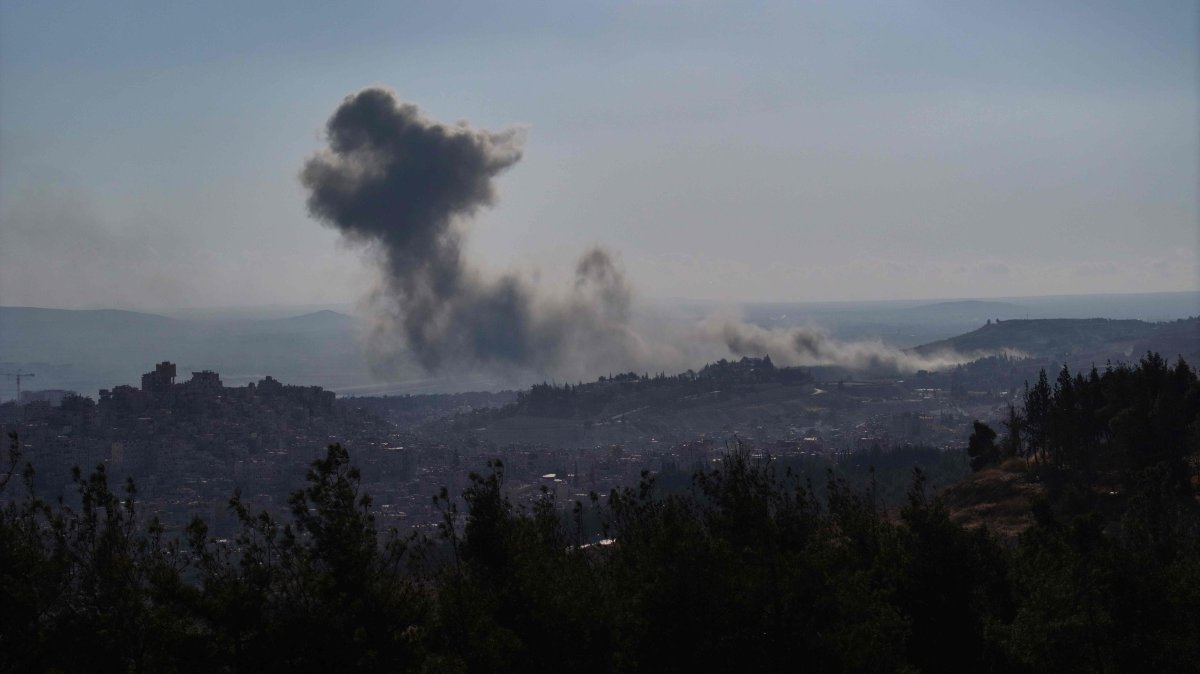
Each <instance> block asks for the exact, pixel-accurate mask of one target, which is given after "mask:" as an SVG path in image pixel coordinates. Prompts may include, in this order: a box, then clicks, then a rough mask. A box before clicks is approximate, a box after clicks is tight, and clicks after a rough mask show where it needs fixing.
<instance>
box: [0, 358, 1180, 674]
mask: <svg viewBox="0 0 1200 674" xmlns="http://www.w3.org/2000/svg"><path fill="white" fill-rule="evenodd" d="M964 444H968V445H969V451H970V453H971V455H972V458H973V460H974V463H975V467H976V468H978V469H980V470H989V469H990V468H989V466H991V465H995V464H1004V463H1008V462H1013V461H1019V462H1023V464H1024V465H1025V467H1026V470H1025V474H1026V475H1027V478H1026V479H1028V480H1030V481H1031V482H1036V483H1037V484H1038V485H1039V488H1038V493H1039V494H1040V495H1041V496H1040V497H1039V498H1036V499H1035V500H1034V502H1033V503H1032V504H1031V511H1032V520H1033V524H1032V526H1030V527H1029V528H1028V529H1027V530H1025V531H1024V532H1023V533H1021V534H1020V535H1019V537H1017V538H1015V539H1007V538H1002V537H998V536H996V535H994V534H993V533H991V532H990V531H989V530H988V529H987V527H986V526H984V527H975V528H966V527H963V526H961V525H959V524H956V523H955V522H954V521H953V520H952V519H951V516H950V512H949V510H948V508H947V507H946V505H945V504H943V503H942V502H941V501H940V500H938V499H936V498H932V497H930V496H929V495H928V494H927V490H926V488H925V478H924V476H923V475H922V474H921V473H919V472H917V473H916V474H914V476H913V480H912V485H911V489H910V490H909V495H908V499H907V503H906V504H905V505H904V506H903V507H902V508H900V509H898V510H888V509H885V508H884V507H883V506H881V504H880V503H879V500H878V499H877V498H876V494H875V493H874V491H873V490H872V489H871V488H870V487H869V486H868V487H867V488H866V489H855V488H851V487H850V486H849V485H848V484H847V483H846V482H844V481H842V480H840V479H838V478H836V477H833V476H832V475H831V476H830V478H829V479H828V480H827V481H826V483H825V484H819V485H814V484H813V483H812V481H811V480H808V479H804V478H802V477H800V476H799V475H798V474H797V473H794V472H791V471H789V470H787V469H784V468H781V467H780V466H778V465H777V464H776V463H774V462H771V461H769V460H767V459H762V460H756V459H753V458H752V457H751V456H750V454H749V453H748V452H746V451H744V450H743V449H741V448H738V447H735V448H733V450H732V451H731V452H730V453H729V454H727V455H726V456H725V457H724V460H723V461H722V462H721V463H720V465H719V466H718V467H717V468H715V469H713V470H707V471H702V472H698V473H696V474H695V475H694V476H693V477H692V480H691V484H690V486H689V487H688V488H686V489H682V490H672V491H671V492H670V493H663V492H662V490H660V489H659V488H658V487H657V486H656V484H655V480H654V478H653V477H652V476H650V475H646V476H645V478H644V479H643V481H642V482H641V484H640V485H637V486H634V487H629V488H625V489H621V490H616V491H614V492H612V493H611V494H609V495H605V496H603V497H602V496H601V495H592V497H591V498H590V499H588V500H587V501H586V502H581V503H576V504H574V506H573V508H571V509H568V512H569V513H570V515H569V516H568V517H565V518H564V517H562V516H561V515H560V513H561V510H560V509H559V508H558V507H556V504H555V503H554V502H553V496H552V494H551V493H550V492H544V493H543V496H542V498H541V499H539V500H537V501H536V502H535V503H534V504H533V505H532V506H531V507H528V508H522V507H519V506H517V505H515V504H514V503H513V502H512V501H510V500H509V498H508V497H507V496H506V492H505V489H504V467H503V466H502V465H499V464H492V465H490V466H489V467H488V470H487V471H486V472H485V473H484V474H482V475H473V476H472V477H471V481H470V484H469V486H468V488H467V489H466V490H465V492H464V493H463V495H462V496H463V499H462V500H461V504H462V505H460V501H459V500H458V499H455V498H452V496H451V495H450V494H448V493H446V492H445V490H443V491H442V492H441V493H440V494H438V495H437V496H435V497H434V499H435V501H436V502H437V503H438V504H439V505H440V507H441V508H442V509H443V513H444V519H443V522H442V525H441V527H440V528H439V529H438V531H437V532H436V533H432V534H425V535H422V534H416V533H414V534H405V533H402V532H397V531H382V530H380V528H379V527H378V525H377V524H376V522H375V520H374V518H373V516H372V514H371V499H370V496H369V495H367V494H365V493H362V491H361V490H360V488H359V474H358V472H357V470H356V469H355V468H354V467H353V465H352V463H351V460H350V457H349V456H348V455H347V453H346V451H345V450H343V449H342V448H341V447H339V446H337V445H334V446H332V447H330V448H329V451H328V454H327V455H326V457H325V458H323V459H320V460H318V461H316V462H314V463H313V465H312V467H311V469H310V470H309V471H308V474H307V476H306V486H305V487H304V488H303V489H301V490H298V491H296V492H295V493H294V494H293V495H292V496H291V499H290V505H291V517H290V518H287V519H286V520H285V521H277V520H275V519H273V518H271V517H269V516H267V515H260V514H256V513H254V512H251V511H249V510H248V509H247V508H246V507H245V505H244V504H243V503H242V501H241V499H240V498H239V497H238V496H237V495H235V496H234V497H233V499H232V500H231V503H230V506H231V508H233V510H234V511H235V512H236V514H237V516H238V518H239V519H240V521H241V531H240V533H239V534H238V535H237V536H236V538H234V539H231V540H221V539H214V538H213V537H211V536H210V535H209V534H208V530H207V528H206V526H205V524H204V522H203V521H201V520H196V521H194V522H193V523H192V525H191V526H190V527H189V528H188V530H187V532H186V535H185V536H184V537H182V538H180V539H176V538H173V537H171V536H169V535H167V534H166V533H165V532H164V531H163V530H162V528H161V527H160V526H158V525H157V524H156V523H154V522H150V523H148V525H147V524H143V523H142V522H141V521H140V519H139V515H138V506H137V492H136V488H135V486H134V485H132V484H129V485H126V487H124V488H123V489H114V488H113V487H112V486H110V485H109V484H108V482H107V475H106V473H105V472H104V469H103V467H100V468H98V469H97V470H96V471H94V472H92V473H90V474H83V473H80V472H78V471H77V472H76V475H75V482H76V485H77V488H78V495H79V498H78V503H75V504H65V503H44V502H41V501H39V500H37V499H36V498H35V497H33V496H32V494H33V490H32V483H33V482H34V481H36V480H37V479H39V477H38V476H37V475H36V473H35V472H34V471H33V469H32V467H29V466H27V465H25V464H23V463H22V461H21V456H20V451H19V444H18V443H17V439H15V438H14V445H13V448H12V452H11V456H10V465H9V470H8V472H7V473H6V474H5V476H4V477H3V478H2V479H3V489H4V491H3V496H4V498H5V499H7V502H6V504H5V506H4V509H3V511H2V515H0V668H3V669H5V670H12V671H67V672H74V671H88V672H97V671H122V672H129V671H137V672H172V671H202V672H208V671H288V672H307V671H313V672H316V671H322V672H323V671H368V672H377V671H414V672H505V671H551V670H553V671H578V672H609V671H617V672H640V671H646V672H649V671H653V672H674V671H679V672H684V671H688V672H697V671H794V670H797V669H804V670H811V671H821V672H825V671H829V672H858V671H924V672H939V671H946V672H963V671H979V672H1096V671H1161V672H1184V671H1196V668H1197V663H1200V506H1198V503H1197V477H1196V476H1197V472H1198V471H1197V461H1198V458H1200V457H1198V452H1200V380H1198V379H1197V374H1196V371H1195V370H1193V369H1192V368H1191V367H1190V366H1188V365H1187V364H1186V363H1184V362H1183V361H1178V362H1176V363H1175V364H1171V363H1169V362H1167V361H1166V360H1164V359H1163V358H1161V357H1159V356H1157V355H1155V354H1150V355H1147V356H1146V357H1144V358H1143V359H1142V360H1141V361H1140V362H1138V363H1137V364H1136V365H1132V366H1117V367H1112V368H1108V369H1106V370H1104V371H1091V372H1088V373H1087V374H1082V375H1080V374H1071V373H1070V372H1069V371H1066V370H1064V371H1063V372H1061V373H1060V374H1059V375H1058V376H1057V377H1056V378H1054V379H1053V383H1051V378H1050V377H1043V378H1042V379H1041V380H1039V381H1038V382H1036V383H1032V384H1031V385H1030V387H1029V389H1028V392H1027V393H1026V395H1025V396H1024V401H1023V404H1022V405H1021V406H1019V407H1014V409H1013V410H1012V412H1011V414H1010V416H1009V421H1008V423H1007V424H1006V425H1005V426H1004V427H1003V428H1001V429H999V430H997V429H991V428H990V427H988V426H986V425H984V424H978V425H977V426H976V428H975V432H974V434H973V435H972V436H971V438H969V439H967V438H964Z"/></svg>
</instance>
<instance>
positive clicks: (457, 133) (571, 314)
mask: <svg viewBox="0 0 1200 674" xmlns="http://www.w3.org/2000/svg"><path fill="white" fill-rule="evenodd" d="M326 135H327V138H328V142H329V147H328V148H327V149H325V150H323V151H321V152H319V153H317V154H316V155H314V156H313V157H311V158H310V159H309V160H308V161H307V162H306V163H305V165H304V168H303V170H302V171H301V174H300V180H301V182H302V183H303V185H304V186H305V187H306V188H307V189H308V190H309V196H308V209H309V212H310V213H311V214H312V215H313V216H314V217H315V218H316V219H317V220H319V221H321V222H323V223H325V224H327V225H329V226H331V227H333V228H335V229H337V230H338V231H339V232H341V233H342V234H343V235H344V236H345V238H346V239H347V240H348V241H350V242H352V243H354V244H358V245H361V246H363V247H365V248H366V249H367V251H368V253H369V255H371V256H372V257H373V259H374V260H375V261H376V263H377V264H378V267H379V270H380V272H381V286H380V288H378V289H377V291H376V292H375V293H374V294H373V296H372V298H371V299H370V302H369V304H370V306H371V308H372V310H373V313H374V316H375V319H376V322H375V326H374V330H373V332H372V334H371V335H370V337H369V341H368V346H369V349H368V350H369V353H370V354H371V358H372V362H373V365H374V366H375V368H376V369H377V370H379V371H381V373H384V374H386V372H387V370H388V369H389V363H391V362H393V359H395V358H398V357H402V354H403V351H404V349H405V347H407V349H408V350H409V351H411V352H412V353H413V354H414V355H415V356H416V358H417V360H418V361H419V362H420V364H421V365H422V366H423V367H424V368H425V369H426V370H428V371H437V370H442V369H456V368H458V369H465V368H470V367H476V366H480V365H483V366H494V367H499V368H501V369H503V368H507V367H512V368H530V369H533V370H536V371H540V372H555V371H560V370H562V369H563V368H564V367H565V366H566V365H567V364H568V363H569V364H570V365H571V368H570V369H573V370H574V369H578V368H579V367H580V366H585V365H588V364H594V365H596V366H598V367H612V366H613V364H614V363H617V364H621V365H628V364H631V363H632V362H639V361H642V360H643V358H645V357H649V356H651V355H652V354H651V353H649V351H653V349H648V347H647V345H646V344H645V343H643V340H641V339H640V338H639V337H638V336H637V335H636V334H635V333H634V332H633V331H632V330H631V329H630V328H629V305H630V300H631V293H630V288H629V285H628V283H627V282H626V281H625V278H624V276H623V274H622V273H621V271H620V270H619V269H618V268H617V266H616V265H615V263H614V261H613V259H612V256H611V255H610V254H609V253H608V252H607V251H605V250H603V249H600V248H594V249H591V250H589V251H587V252H586V253H585V254H584V255H583V256H582V257H581V258H580V260H579V262H578V265H577V267H576V270H575V280H574V283H573V284H572V285H571V286H570V287H569V288H568V289H565V291H563V292H559V293H557V294H554V293H547V292H545V291H543V290H540V289H538V288H536V287H534V286H532V285H530V284H529V282H527V281H526V280H525V279H523V278H522V277H519V276H517V275H515V274H505V275H501V276H499V277H497V278H487V277H485V276H484V275H483V274H482V273H481V272H480V271H479V270H478V269H476V268H475V267H473V266H472V265H471V264H470V263H469V262H468V261H467V260H466V259H465V258H464V255H463V239H464V236H465V235H466V232H465V226H466V224H467V221H468V220H469V219H470V218H471V216H473V215H474V214H475V213H477V212H478V211H479V209H481V208H484V207H487V206H490V205H492V203H493V202H494V201H495V197H496V195H495V188H494V186H493V183H492V179H493V178H495V177H496V176H497V175H498V174H499V173H501V172H502V171H504V170H505V169H507V168H509V167H510V166H512V165H513V164H515V163H516V162H517V161H518V160H519V159H520V158H521V137H520V133H519V132H518V131H516V130H509V131H503V132H500V133H492V132H488V131H482V130H478V129H472V128H470V127H469V126H467V125H466V124H465V123H459V124H455V125H447V124H442V123H439V122H436V121H433V120H430V119H428V118H427V117H425V116H424V115H423V114H422V113H421V111H420V110H419V109H418V108H417V107H416V106H415V105H412V104H409V103H402V102H399V101H397V100H396V98H395V96H394V95H393V94H392V93H391V92H389V91H386V90H384V89H378V88H371V89H365V90H363V91H360V92H358V93H356V94H354V95H352V96H349V97H347V98H346V99H345V100H344V101H343V102H342V104H341V106H340V107H338V109H337V111H336V112H335V113H334V115H333V117H331V118H330V120H329V122H328V124H327V126H326ZM602 359H606V360H608V362H607V363H601V362H599V361H600V360H602Z"/></svg>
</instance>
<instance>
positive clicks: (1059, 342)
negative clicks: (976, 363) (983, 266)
mask: <svg viewBox="0 0 1200 674" xmlns="http://www.w3.org/2000/svg"><path fill="white" fill-rule="evenodd" d="M1001 350H1009V351H1014V352H1018V353H1021V354H1024V355H1028V356H1033V357H1068V356H1069V357H1088V356H1090V357H1093V358H1102V359H1101V361H1100V362H1103V358H1110V357H1113V356H1116V357H1118V358H1119V357H1122V356H1123V357H1133V358H1136V357H1137V356H1139V355H1140V354H1143V353H1145V352H1146V351H1158V352H1160V353H1162V354H1163V355H1164V356H1166V357H1169V358H1173V357H1175V356H1182V357H1184V358H1185V359H1188V360H1196V359H1197V357H1200V318H1187V319H1181V320H1178V321H1171V322H1165V323H1150V322H1147V321H1139V320H1132V319H1129V320H1114V319H1108V318H1040V319H1037V318H1035V319H1010V320H1004V321H994V322H989V323H987V324H985V325H984V326H982V327H980V328H978V329H976V330H973V331H971V332H968V333H965V334H962V335H958V336H956V337H951V338H949V339H943V340H938V341H936V342H930V343H928V344H923V345H921V346H918V347H916V348H914V349H912V351H913V352H915V353H917V354H920V355H934V354H937V353H944V352H947V351H954V352H957V353H961V354H973V353H982V352H996V351H1001Z"/></svg>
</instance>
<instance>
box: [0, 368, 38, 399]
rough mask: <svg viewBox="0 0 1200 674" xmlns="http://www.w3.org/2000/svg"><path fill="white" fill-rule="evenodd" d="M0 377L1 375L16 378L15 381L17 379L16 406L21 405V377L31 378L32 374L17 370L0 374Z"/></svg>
mask: <svg viewBox="0 0 1200 674" xmlns="http://www.w3.org/2000/svg"><path fill="white" fill-rule="evenodd" d="M0 375H3V376H5V377H16V379H17V404H18V405H19V404H21V377H32V376H33V373H32V372H21V371H20V370H17V371H16V372H0Z"/></svg>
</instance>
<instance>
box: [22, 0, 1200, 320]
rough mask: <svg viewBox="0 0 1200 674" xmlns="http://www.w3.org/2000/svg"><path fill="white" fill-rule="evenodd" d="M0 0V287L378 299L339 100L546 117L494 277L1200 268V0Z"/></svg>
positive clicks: (477, 235)
mask: <svg viewBox="0 0 1200 674" xmlns="http://www.w3.org/2000/svg"><path fill="white" fill-rule="evenodd" d="M170 4H172V3H160V2H137V3H131V2H114V3H96V2H90V3H68V2H18V1H15V0H0V305H34V306H57V307H120V308H149V307H166V306H179V307H197V306H231V305H262V304H321V303H333V302H349V301H354V300H355V299H356V298H357V297H359V296H361V294H362V293H363V292H365V291H366V289H367V288H368V287H369V285H370V282H371V278H372V276H371V270H370V267H369V266H368V265H366V264H365V263H364V262H363V261H362V258H361V256H360V254H359V253H358V251H356V250H354V249H351V248H347V247H346V246H344V245H341V244H339V240H338V236H337V234H336V233H335V232H333V231H331V230H329V229H327V228H325V227H322V226H321V225H319V224H317V223H316V222H315V221H313V220H312V219H310V218H309V217H308V215H307V213H306V211H305V206H304V196H305V195H304V191H303V189H302V188H301V186H300V184H299V182H298V180H297V175H298V172H299V170H300V167H301V164H302V163H303V161H304V160H305V158H306V157H308V156H310V155H311V154H312V153H314V152H315V151H317V150H318V149H319V148H320V147H321V146H322V138H321V133H322V128H323V126H324V124H325V121H326V119H328V117H329V115H330V114H331V113H332V112H333V110H334V109H335V108H336V107H337V105H338V104H339V103H340V102H341V100H342V99H343V97H344V96H346V95H348V94H350V93H352V92H354V91H356V90H358V89H361V88H362V87H365V86H371V85H384V86H387V87H390V88H392V89H393V90H394V91H396V92H397V95H398V96H399V97H401V98H402V99H404V100H406V101H411V102H414V103H416V104H417V105H419V106H421V108H423V109H424V110H425V111H426V113H427V114H428V115H430V116H432V117H434V118H436V119H439V120H443V121H448V122H450V121H456V120H467V121H468V122H469V123H470V124H471V125H473V126H477V127H482V128H487V129H492V130H501V129H505V128H509V127H514V126H517V127H522V128H524V129H525V136H526V140H525V146H524V158H523V159H522V160H521V161H520V162H519V163H518V164H517V165H516V166H514V167H513V168H511V169H510V170H509V171H508V172H506V173H505V174H503V175H502V177H501V178H500V179H499V182H498V191H499V200H498V203H497V204H496V206H495V207H494V208H492V209H490V210H487V211H484V212H481V213H480V214H479V216H478V217H477V218H476V221H475V222H474V223H473V224H472V225H471V236H470V239H469V244H468V252H469V254H470V256H471V259H472V260H473V261H474V262H475V263H477V264H478V265H480V266H482V267H484V268H486V269H490V270H496V271H499V270H508V269H517V270H522V271H524V272H526V273H529V274H530V275H531V276H534V277H536V278H538V279H539V280H540V282H541V283H543V284H546V285H549V286H555V285H557V284H562V283H565V282H566V279H567V274H568V272H569V271H570V268H571V266H572V264H573V262H574V260H575V257H576V256H577V255H578V254H579V253H580V252H582V251H583V250H584V249H585V248H586V247H587V246H589V245H593V244H600V245H603V246H605V247H607V248H609V249H611V250H613V251H615V252H616V253H617V256H618V259H619V260H620V262H621V264H622V266H623V267H624V268H625V269H626V271H627V273H628V275H629V278H630V280H631V282H632V283H633V285H634V287H635V288H636V291H637V293H638V294H639V295H641V296H645V297H678V298H696V299H714V300H728V301H754V300H761V301H824V300H829V301H840V300H858V299H880V300H883V299H909V298H923V297H937V298H946V297H1004V296H1020V295H1040V294H1070V293H1086V292H1098V293H1115V292H1153V291H1170V290H1195V289H1200V225H1198V219H1200V206H1198V201H1197V184H1198V182H1200V171H1198V165H1200V159H1198V158H1200V138H1198V135H1200V134H1198V129H1197V125H1198V122H1197V120H1198V118H1200V107H1198V100H1197V99H1198V92H1197V86H1198V81H1200V74H1198V62H1200V48H1198V44H1197V43H1198V40H1200V38H1198V35H1200V15H1198V11H1200V10H1198V5H1197V3H1195V2H1193V1H1179V2H1125V3H1112V2H1074V3H1062V2H1059V3H1055V2H1050V3H1047V2H1013V3H974V2H943V3H925V2H920V3H918V2H913V3H858V2H850V3H840V2H839V3H832V2H831V3H815V2H814V3H795V2H786V3H712V2H690V3H666V2H643V3H626V4H612V3H593V2H581V3H561V2H545V3H531V2H513V3H502V4H501V3H478V4H475V3H456V2H445V1H441V2H407V3H384V2H379V3H374V2H370V3H369V2H362V3H336V4H335V3H313V4H312V6H307V7H306V6H304V4H298V3H266V2H263V3H232V2H208V3H193V4H190V5H187V6H176V7H171V6H168V5H170Z"/></svg>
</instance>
